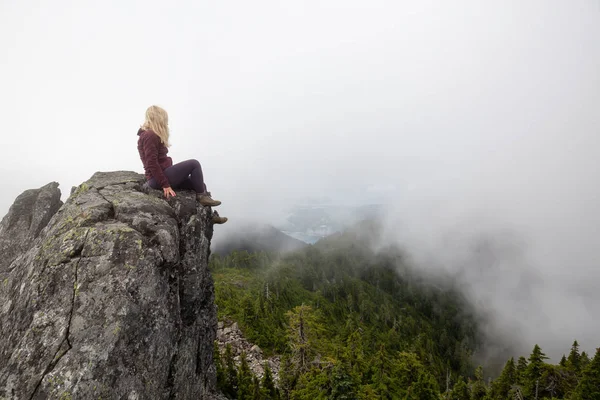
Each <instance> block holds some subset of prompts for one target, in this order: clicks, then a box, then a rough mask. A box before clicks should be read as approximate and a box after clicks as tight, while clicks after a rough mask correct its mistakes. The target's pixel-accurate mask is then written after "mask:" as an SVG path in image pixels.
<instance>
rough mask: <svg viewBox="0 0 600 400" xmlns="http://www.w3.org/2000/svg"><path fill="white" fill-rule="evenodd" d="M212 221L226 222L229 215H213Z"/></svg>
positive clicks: (217, 222)
mask: <svg viewBox="0 0 600 400" xmlns="http://www.w3.org/2000/svg"><path fill="white" fill-rule="evenodd" d="M212 222H213V224H224V223H225V222H227V217H219V216H218V215H215V216H214V217H212Z"/></svg>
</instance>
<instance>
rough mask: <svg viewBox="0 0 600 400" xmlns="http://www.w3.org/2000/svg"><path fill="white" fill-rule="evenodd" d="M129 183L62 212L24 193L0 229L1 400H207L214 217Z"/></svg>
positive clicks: (100, 179)
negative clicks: (209, 260)
mask: <svg viewBox="0 0 600 400" xmlns="http://www.w3.org/2000/svg"><path fill="white" fill-rule="evenodd" d="M143 182H144V177H143V176H142V175H139V174H137V173H134V172H126V171H119V172H107V173H96V174H95V175H94V176H93V177H92V178H90V179H89V180H88V181H87V182H85V183H83V184H81V185H80V186H79V187H78V188H76V189H75V190H74V191H73V193H72V195H71V196H70V198H69V199H68V200H67V201H66V203H65V204H64V205H62V207H61V203H60V191H59V190H58V184H56V183H52V184H49V185H46V186H44V187H43V188H40V189H37V190H33V191H27V192H25V193H23V194H22V195H21V196H19V198H17V200H16V201H15V204H14V205H13V206H12V207H11V209H10V211H9V214H8V215H7V216H6V217H5V218H4V219H3V220H2V223H1V224H0V250H1V251H2V252H3V253H2V254H1V256H0V258H1V259H0V278H1V279H2V282H1V284H0V305H1V307H2V308H1V310H0V332H1V333H2V336H1V337H0V398H6V399H98V398H102V399H175V398H176V399H203V398H205V399H211V398H216V395H215V394H214V391H215V386H216V377H215V369H214V364H213V361H212V352H213V342H214V340H215V335H216V327H217V320H216V308H215V305H214V290H213V281H212V278H211V276H210V273H209V271H208V257H209V254H210V240H211V237H212V225H211V223H210V220H211V217H212V211H211V209H210V208H208V207H202V206H200V205H199V204H198V203H197V202H196V199H195V194H194V193H192V192H185V191H179V192H178V193H177V196H176V197H175V198H174V199H171V200H169V201H168V202H167V201H166V200H164V199H163V198H162V192H159V191H153V190H150V191H148V190H147V189H145V188H144V187H143Z"/></svg>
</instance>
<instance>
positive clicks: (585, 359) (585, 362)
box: [581, 351, 591, 371]
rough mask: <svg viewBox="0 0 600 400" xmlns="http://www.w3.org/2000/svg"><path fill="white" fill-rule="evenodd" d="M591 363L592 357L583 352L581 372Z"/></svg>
mask: <svg viewBox="0 0 600 400" xmlns="http://www.w3.org/2000/svg"><path fill="white" fill-rule="evenodd" d="M590 362H591V360H590V356H588V354H587V353H586V352H585V351H582V352H581V370H582V371H583V370H584V369H585V368H586V367H587V366H588V365H589V363H590Z"/></svg>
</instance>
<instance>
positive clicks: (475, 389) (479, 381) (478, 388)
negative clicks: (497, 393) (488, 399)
mask: <svg viewBox="0 0 600 400" xmlns="http://www.w3.org/2000/svg"><path fill="white" fill-rule="evenodd" d="M486 395H487V387H486V386H485V382H484V381H483V368H482V367H477V369H476V370H475V382H473V385H472V386H471V399H472V400H482V399H483V398H484V397H485V396H486Z"/></svg>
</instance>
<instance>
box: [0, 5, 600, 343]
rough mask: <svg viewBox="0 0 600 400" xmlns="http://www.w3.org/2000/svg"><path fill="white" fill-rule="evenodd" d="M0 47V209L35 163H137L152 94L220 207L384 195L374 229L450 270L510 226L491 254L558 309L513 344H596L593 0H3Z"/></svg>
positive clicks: (70, 169) (256, 208) (178, 148)
mask: <svg viewBox="0 0 600 400" xmlns="http://www.w3.org/2000/svg"><path fill="white" fill-rule="evenodd" d="M0 48H1V49H2V54H1V55H0V57H1V58H0V109H1V115H2V116H3V123H2V128H1V132H2V133H1V135H2V143H3V147H2V150H3V151H2V153H3V156H4V162H2V163H1V164H0V174H1V176H2V182H3V188H2V191H1V193H0V213H1V214H5V213H6V211H7V210H8V207H9V205H10V204H11V203H12V201H13V200H14V198H15V197H16V196H17V195H18V194H19V193H20V192H22V191H23V190H25V189H27V188H33V187H39V186H41V185H43V184H46V183H47V182H49V181H58V182H60V184H61V188H62V191H63V194H66V193H68V192H69V190H70V188H71V186H73V185H78V184H79V183H81V182H82V181H84V180H86V179H87V178H89V177H90V176H91V175H92V174H93V173H94V172H95V171H107V170H118V169H124V170H137V171H140V172H141V171H142V168H141V162H140V160H139V158H138V154H137V149H136V141H137V136H136V135H135V133H136V131H137V128H138V127H139V125H140V124H141V123H142V121H143V116H144V111H145V109H146V107H148V106H149V105H151V104H158V105H161V106H163V107H164V108H166V109H167V111H168V112H169V116H170V126H171V134H172V140H171V142H172V144H173V146H172V147H171V150H170V155H171V156H172V157H173V158H174V160H175V162H177V161H182V160H185V159H188V158H197V159H199V160H200V162H201V163H202V165H203V168H204V173H205V177H206V180H207V183H208V185H209V189H211V190H212V192H213V194H214V196H215V197H216V198H218V199H220V200H222V201H223V206H222V207H221V208H222V215H228V216H230V217H233V218H234V219H233V220H232V221H231V223H230V225H231V224H232V223H234V221H235V219H236V218H238V219H241V218H244V217H248V216H249V215H251V216H252V217H254V218H262V219H263V220H265V221H269V222H271V221H272V220H275V219H277V218H279V216H280V214H281V211H282V209H283V208H284V206H285V205H288V204H291V203H293V202H294V201H295V200H297V199H299V198H301V197H306V196H329V197H331V198H332V199H333V200H334V201H335V202H344V203H351V204H359V203H361V202H366V201H381V202H388V203H391V204H393V205H394V207H395V213H394V216H393V217H390V221H394V222H393V223H390V224H389V227H388V229H389V230H390V236H389V237H393V238H395V239H396V240H400V241H401V242H402V243H404V244H407V245H411V246H412V250H413V252H414V253H415V254H417V253H420V254H421V255H420V257H423V258H426V257H429V256H430V255H431V253H437V259H438V260H437V261H438V262H439V263H441V264H444V265H447V266H448V265H462V266H463V267H464V266H465V265H470V264H469V263H470V262H471V261H465V260H473V259H474V258H473V257H474V256H473V254H472V252H471V250H469V249H470V248H471V247H470V243H472V242H473V240H475V241H477V240H479V239H477V238H481V237H482V235H483V236H485V237H488V238H489V237H492V238H493V239H492V240H491V242H493V243H494V246H496V245H498V246H500V247H502V248H504V247H503V246H504V244H505V240H506V238H507V237H511V238H513V237H516V238H518V240H517V242H518V243H519V244H518V245H515V244H514V243H512V239H510V240H509V242H511V244H509V245H508V246H509V247H510V246H516V247H514V248H517V249H518V251H517V253H518V254H519V256H518V261H514V260H513V261H512V262H509V261H506V260H508V259H511V257H509V256H506V254H501V255H500V256H498V258H501V259H502V260H504V261H503V262H504V263H505V264H506V263H508V265H509V267H507V268H509V269H511V271H513V273H512V275H511V274H509V275H510V276H514V277H515V279H516V281H518V282H522V280H519V279H520V278H519V277H520V276H521V275H520V272H519V269H518V266H519V265H525V264H526V265H527V268H528V271H529V269H531V271H533V272H531V274H530V273H529V272H528V273H527V274H528V275H527V276H529V277H531V276H535V278H534V280H535V281H536V282H539V284H537V285H536V286H535V287H531V294H530V296H531V298H532V299H531V301H530V302H529V303H528V304H529V306H528V307H529V308H527V310H528V311H527V313H530V312H532V311H531V310H538V311H539V312H540V313H541V314H544V315H553V317H552V318H550V317H547V318H546V317H545V318H546V319H543V321H546V322H543V321H542V320H541V319H535V321H536V323H529V324H528V323H527V322H528V321H523V326H524V328H523V329H525V330H526V331H527V332H528V335H526V336H524V337H525V340H526V341H527V342H528V344H529V342H532V341H534V340H536V341H538V342H539V343H540V345H542V347H544V344H547V346H555V344H556V343H558V342H560V343H562V344H563V346H565V347H568V345H569V344H570V341H572V339H574V337H573V336H575V335H577V338H578V339H579V340H580V341H582V342H584V340H587V342H584V345H586V346H587V349H588V350H591V349H592V348H593V347H594V346H599V345H600V343H598V342H596V343H591V342H592V341H593V339H592V338H594V337H595V338H596V340H597V338H598V332H600V322H599V321H600V311H595V310H598V309H600V301H599V297H598V295H597V294H595V292H597V285H598V282H600V273H599V269H600V258H599V255H598V249H599V248H600V233H599V232H598V231H599V227H600V211H599V210H598V208H599V207H598V205H599V204H600V188H599V182H600V176H599V175H600V172H599V168H598V161H597V160H598V159H599V157H600V146H599V145H600V139H599V136H598V133H599V132H598V124H599V122H600V112H599V111H600V107H599V106H600V72H599V71H600V3H599V2H598V0H587V1H586V0H572V1H562V0H530V1H527V0H525V1H524V0H503V1H481V0H472V1H443V0H437V1H423V0H418V1H416V0H415V1H375V0H369V1H350V0H343V1H342V0H340V1H323V0H321V1H302V2H300V1H260V0H257V1H218V2H217V1H179V2H177V1H172V2H166V1H165V2H157V1H151V0H144V1H132V0H119V1H110V0H107V1H102V2H97V1H94V2H92V1H81V0H77V1H75V0H73V1H63V0H54V1H33V0H31V1H16V0H0ZM230 228H231V227H230ZM454 232H458V233H456V234H454ZM498 232H502V233H501V234H499V233H498ZM506 232H510V234H506ZM448 235H450V236H451V237H453V238H454V240H455V242H456V241H457V240H458V239H456V238H465V239H464V240H462V241H460V240H459V241H460V243H461V244H459V245H457V244H456V243H455V242H453V243H454V244H452V245H450V247H448V246H449V245H448V243H449V242H448V240H447V238H448ZM498 235H500V236H498ZM507 235H508V236H507ZM473 238H476V239H473ZM498 238H500V239H498ZM498 243H500V244H501V245H500V244H498ZM450 248H451V249H454V250H453V252H452V251H451V250H450ZM498 252H499V253H502V252H503V251H500V250H498ZM509 253H510V254H514V252H512V251H509ZM440 254H441V256H440ZM475 258H476V257H475ZM477 276H479V277H480V278H481V279H483V280H484V281H485V282H486V285H488V286H486V285H483V284H482V287H485V288H488V287H489V285H492V286H493V285H494V282H496V281H497V280H496V278H494V277H486V276H485V274H483V275H477ZM482 276H483V277H482ZM517 278H518V279H517ZM477 279H479V278H477ZM477 279H475V281H477ZM532 279H533V278H532ZM525 281H526V282H529V281H527V280H526V279H525ZM511 282H512V283H511ZM518 282H517V283H515V282H513V281H509V282H504V283H503V285H507V286H502V287H507V290H509V289H510V290H516V287H517V286H518ZM511 285H512V286H511ZM521 285H523V284H522V283H521ZM528 289H529V287H528V286H527V285H525V287H519V290H520V291H527V290H528ZM510 290H509V291H510ZM485 292H486V293H488V294H489V292H490V291H489V290H487V289H486V290H485ZM490 296H491V295H490ZM484 297H485V296H484ZM506 297H507V295H500V294H498V295H494V296H491V299H492V300H491V301H492V303H493V305H494V307H496V308H499V309H502V310H501V311H502V312H503V313H504V314H505V315H508V316H510V315H515V314H518V313H520V312H521V311H518V310H516V309H515V307H519V305H518V304H517V302H515V301H513V300H514V297H511V299H512V300H506ZM486 299H487V300H485V299H484V300H483V301H488V300H490V299H489V298H487V297H486ZM503 299H504V301H503ZM594 312H595V315H594ZM527 313H525V314H526V315H528V314H527ZM519 315H520V314H519ZM519 318H520V319H521V320H523V319H527V318H525V317H522V316H519ZM539 321H542V322H539ZM537 322H539V323H537ZM563 325H565V326H563ZM553 351H554V350H553Z"/></svg>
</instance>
